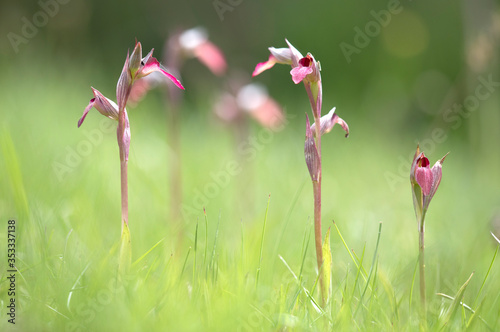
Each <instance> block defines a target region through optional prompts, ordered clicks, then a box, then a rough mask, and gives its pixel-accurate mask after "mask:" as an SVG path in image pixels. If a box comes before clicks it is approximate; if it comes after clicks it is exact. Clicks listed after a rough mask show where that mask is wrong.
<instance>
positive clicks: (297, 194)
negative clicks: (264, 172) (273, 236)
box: [272, 177, 307, 258]
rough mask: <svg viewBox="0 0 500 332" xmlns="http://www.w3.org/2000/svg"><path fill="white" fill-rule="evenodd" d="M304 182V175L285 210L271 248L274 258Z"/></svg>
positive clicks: (305, 178) (305, 180)
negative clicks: (281, 223)
mask: <svg viewBox="0 0 500 332" xmlns="http://www.w3.org/2000/svg"><path fill="white" fill-rule="evenodd" d="M306 182H307V177H304V179H303V180H302V183H301V184H300V185H299V187H298V188H297V190H296V191H295V195H294V196H293V198H292V200H291V202H290V206H289V207H288V211H287V212H286V215H285V219H284V223H283V227H282V228H281V231H280V233H279V235H278V240H277V241H276V244H275V245H274V250H273V256H272V257H275V258H276V257H277V256H278V250H279V246H280V244H281V241H282V240H283V236H284V234H285V231H286V229H287V227H288V223H289V222H290V220H291V216H292V212H293V209H294V208H295V205H296V204H297V201H298V199H299V197H300V194H301V193H302V189H303V188H304V185H305V184H306Z"/></svg>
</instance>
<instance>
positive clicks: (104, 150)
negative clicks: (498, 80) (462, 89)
mask: <svg viewBox="0 0 500 332" xmlns="http://www.w3.org/2000/svg"><path fill="white" fill-rule="evenodd" d="M33 68H37V67H35V65H33V66H32V69H33ZM65 69H66V70H65V71H62V72H60V73H53V72H51V71H50V70H49V68H47V69H44V70H40V71H34V70H33V71H30V70H29V68H22V69H21V71H23V72H25V73H26V74H27V75H28V74H29V76H28V77H29V78H30V79H27V78H26V76H23V75H17V73H15V72H13V70H11V69H5V75H6V77H7V78H9V79H8V80H3V81H0V84H1V86H0V88H2V91H3V93H4V96H5V97H4V98H2V101H1V103H2V106H1V107H2V110H7V111H6V112H3V111H2V113H1V115H0V121H1V123H0V128H1V134H0V143H1V144H0V146H1V154H0V155H1V162H0V174H2V177H1V178H0V184H1V186H0V194H1V195H0V218H1V219H0V221H1V225H2V226H0V227H2V229H1V230H0V244H1V247H2V248H6V230H7V221H8V220H9V219H12V218H15V219H16V221H17V229H16V235H17V249H16V258H17V268H18V270H19V272H18V274H17V279H16V282H17V289H16V290H17V292H16V300H17V303H18V307H17V317H16V322H17V324H16V328H17V330H19V331H120V330H123V331H145V330H162V331H273V330H277V331H285V330H286V331H290V330H292V331H325V330H335V331H349V330H353V331H356V330H361V331H389V330H390V331H415V330H418V329H419V314H418V305H419V303H418V298H417V296H416V294H418V289H417V288H416V287H417V285H418V280H417V281H416V282H415V280H414V279H415V271H416V270H415V267H416V262H417V259H418V240H417V225H416V221H415V216H414V212H413V206H412V198H411V191H410V183H409V174H403V175H404V176H403V177H402V178H401V180H398V181H397V182H396V183H395V184H394V185H393V186H391V185H390V184H389V183H388V182H387V180H386V178H385V176H384V174H385V172H387V171H389V172H392V173H394V174H397V173H398V169H399V168H400V159H399V157H400V156H404V158H406V159H409V158H410V156H411V155H412V153H413V152H414V149H415V147H416V146H415V144H414V140H415V139H416V138H417V137H416V136H414V135H412V133H411V132H412V131H411V130H408V137H404V136H398V137H395V136H394V134H393V133H391V132H389V131H384V130H385V129H384V128H381V127H377V126H374V125H373V122H370V121H369V120H370V119H364V118H361V117H358V116H356V114H355V112H354V111H352V110H349V109H346V107H343V108H341V109H338V112H339V114H341V116H342V117H343V118H344V119H345V120H346V121H347V122H348V123H349V125H350V126H351V130H352V132H351V137H350V138H349V139H344V138H343V134H342V133H341V132H339V131H340V130H336V129H334V130H333V132H332V133H330V134H329V135H327V136H324V139H323V144H322V146H323V155H324V160H323V170H324V179H323V234H326V230H327V229H328V228H329V227H331V234H330V236H331V239H330V241H331V248H332V270H333V273H332V286H333V287H332V297H331V300H330V302H329V303H328V304H327V305H326V306H325V307H324V308H321V307H320V306H319V305H318V303H319V302H320V301H319V294H318V291H319V285H317V280H318V274H317V271H316V266H315V261H316V260H315V257H314V247H313V243H314V241H313V239H312V236H313V234H312V228H313V225H312V219H311V217H312V212H313V201H312V186H311V185H310V183H309V182H308V174H307V168H306V166H305V162H304V160H303V158H304V157H303V143H304V124H303V118H302V117H303V115H302V114H303V111H304V110H307V109H308V108H307V107H308V105H307V100H306V99H305V96H303V97H304V103H302V104H299V105H297V104H294V103H287V101H283V100H280V102H281V103H283V104H284V105H285V106H286V107H287V109H288V111H289V112H290V113H294V114H299V115H296V116H295V118H294V119H292V120H291V123H290V124H289V125H288V126H287V127H286V128H285V129H284V130H283V131H281V132H279V133H275V134H274V135H273V136H272V140H270V141H269V142H267V143H262V147H261V149H260V147H259V151H256V153H255V157H253V156H250V155H247V154H242V153H238V152H237V143H235V142H234V135H233V134H232V132H231V129H230V128H228V127H225V126H222V125H220V124H217V121H215V120H214V119H213V117H212V116H211V115H210V113H209V111H208V110H209V107H210V106H209V100H210V97H209V96H208V95H207V96H206V97H207V98H206V99H203V98H202V97H203V96H202V97H200V100H203V101H196V102H193V101H191V102H190V103H188V105H187V106H186V108H185V109H184V110H183V118H182V123H183V127H182V148H183V150H182V152H183V154H182V163H183V175H182V176H183V184H184V193H183V200H184V202H185V203H186V204H189V205H190V206H191V207H192V208H193V210H195V212H193V213H188V214H187V215H186V218H184V219H183V220H182V221H175V220H170V219H169V215H170V213H169V212H170V207H169V204H168V202H169V190H168V176H167V174H168V169H169V163H170V162H171V161H172V156H171V154H170V153H169V152H168V151H169V149H168V142H166V137H167V135H166V132H165V130H166V129H165V125H164V124H165V121H166V120H165V115H164V113H163V110H162V105H161V98H159V94H157V93H151V94H150V95H149V96H148V97H146V99H145V100H144V101H143V102H142V103H141V104H140V105H139V106H138V107H137V108H136V109H131V110H129V113H130V121H131V131H132V146H131V157H130V161H129V181H130V185H129V192H130V194H129V195H130V196H129V201H130V218H129V219H130V232H131V241H132V265H131V268H130V272H129V273H128V274H125V275H123V276H121V277H120V278H117V277H118V276H117V264H118V253H119V245H120V222H121V221H120V197H119V193H120V191H119V160H118V149H117V146H116V137H115V134H114V132H113V131H111V132H108V133H103V134H102V136H103V138H102V142H100V143H98V144H95V145H93V146H92V148H91V151H90V153H89V154H88V156H84V157H82V158H81V161H80V162H79V163H78V165H76V166H75V167H72V168H71V171H70V172H68V173H66V174H64V177H63V180H62V181H60V180H59V178H58V175H57V174H56V172H55V171H54V169H53V166H54V162H60V163H63V162H64V160H65V158H66V156H67V155H68V151H69V150H68V149H70V150H71V149H76V147H77V146H78V144H81V142H82V141H83V140H87V138H86V137H85V132H91V131H92V130H94V129H95V128H98V127H99V125H100V124H101V121H103V120H106V119H105V118H104V117H102V116H101V115H99V114H98V113H97V112H96V111H95V110H93V111H91V114H89V116H88V118H87V120H86V121H85V123H84V125H83V126H82V128H80V129H77V128H76V123H77V120H78V118H79V117H80V116H81V113H82V111H83V108H84V107H85V106H86V104H87V102H88V99H89V98H90V97H91V90H90V85H91V84H93V82H92V81H85V82H84V81H83V79H80V78H78V79H75V82H74V84H73V85H68V84H66V83H65V80H64V77H66V76H67V77H74V78H75V77H78V75H79V71H77V70H75V69H73V68H72V67H68V68H65ZM15 74H16V75H15ZM86 75H88V74H86ZM101 81H103V80H101ZM41 85H44V89H41V88H40V86H41ZM96 88H98V89H100V91H101V92H103V93H104V94H105V95H107V96H108V97H113V93H114V87H113V86H112V85H110V86H96ZM293 88H295V87H294V86H293V85H292V84H290V89H293ZM26 91H29V98H28V97H26V96H25V95H24V93H25V92H26ZM188 91H189V87H187V91H186V94H187V93H188ZM297 91H298V90H297ZM300 93H302V90H300ZM486 111H488V110H485V112H486ZM475 114H477V113H475ZM109 121H111V120H109ZM388 121H391V120H388ZM260 131H261V129H260V128H259V127H258V126H256V125H253V124H252V125H251V126H250V128H249V132H250V135H258V134H259V132H260ZM398 131H402V132H404V130H402V129H399V130H398ZM397 135H400V133H399V132H398V134H397ZM450 136H451V137H450V139H448V140H447V141H446V142H445V143H443V144H441V145H439V146H437V148H436V149H435V150H434V151H433V152H432V153H430V155H429V159H430V161H431V163H434V162H435V161H436V160H437V159H438V158H441V157H442V156H443V155H444V154H445V153H446V152H448V151H450V152H451V153H450V155H449V156H448V157H447V159H446V161H445V163H444V166H443V180H442V183H441V186H440V188H439V190H438V192H437V193H436V196H435V197H434V199H433V201H432V203H431V204H430V208H429V212H428V214H427V218H426V226H427V227H426V228H427V229H426V241H427V247H426V272H427V297H428V313H427V320H428V326H429V330H432V331H434V330H436V331H437V330H442V331H448V330H449V331H454V330H465V329H467V328H468V329H470V330H474V331H488V330H492V331H494V330H498V326H499V323H500V318H499V310H500V301H499V296H500V295H499V294H500V292H499V291H500V278H499V273H500V266H499V265H498V262H497V261H496V260H495V258H496V254H497V251H498V243H496V242H495V241H494V240H493V238H492V237H491V235H490V233H489V231H490V220H491V218H492V216H493V214H494V213H495V212H496V209H497V208H498V204H499V203H498V190H499V188H500V174H499V172H498V169H499V164H500V163H499V156H498V154H497V153H496V154H495V153H490V152H489V151H490V150H488V147H482V148H481V149H479V150H478V151H476V150H475V149H473V148H472V147H471V146H470V145H468V144H467V143H464V140H463V139H462V138H460V137H459V136H458V135H454V134H453V133H450ZM419 138H420V139H423V138H425V137H419ZM493 148H494V149H493ZM424 151H425V150H424ZM485 151H488V153H486V152H485ZM491 151H497V147H496V146H494V145H492V146H491ZM426 152H427V151H426ZM428 154H429V153H428ZM229 162H237V163H238V165H239V166H240V168H241V172H240V173H239V174H238V175H236V176H232V177H230V178H229V180H228V181H227V184H224V185H223V186H219V190H218V192H217V193H216V194H214V195H212V196H211V197H210V198H208V199H206V201H204V202H202V204H199V205H196V204H193V200H195V198H196V197H197V195H199V192H200V191H203V190H204V188H205V186H206V185H207V184H208V183H211V182H214V181H213V180H212V179H211V176H212V175H211V174H213V173H217V172H220V171H221V170H224V169H226V167H227V165H228V163H229ZM269 194H271V199H270V200H269V201H268V199H269ZM203 208H206V214H204V210H203ZM333 221H335V223H333ZM1 250H4V249H1ZM4 257H5V256H4ZM2 259H3V260H6V258H2ZM5 262H6V261H5ZM0 264H1V266H4V261H2V262H1V263H0ZM473 273H474V274H473ZM472 274H473V275H472ZM471 275H472V277H471V278H469V277H470V276H471ZM6 277H7V274H6V272H5V269H2V271H1V272H0V294H1V295H0V299H1V301H2V302H1V303H0V304H1V307H2V308H3V309H2V315H1V317H2V318H1V320H0V330H2V331H5V330H13V329H12V327H11V326H10V324H8V323H7V319H6V315H5V311H6V309H5V307H6V304H7V302H6V301H8V297H7V296H6V294H7V289H8V286H9V285H8V282H7V280H6ZM417 278H418V277H417ZM438 293H440V294H444V295H438ZM466 305H467V306H468V307H469V308H468V307H466Z"/></svg>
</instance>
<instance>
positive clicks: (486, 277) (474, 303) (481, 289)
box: [472, 245, 500, 308]
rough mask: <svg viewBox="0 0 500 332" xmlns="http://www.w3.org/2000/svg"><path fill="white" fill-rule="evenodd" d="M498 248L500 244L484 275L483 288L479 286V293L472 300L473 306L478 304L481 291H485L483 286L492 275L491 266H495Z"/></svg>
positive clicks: (498, 247)
mask: <svg viewBox="0 0 500 332" xmlns="http://www.w3.org/2000/svg"><path fill="white" fill-rule="evenodd" d="M498 249H500V245H498V246H497V249H496V250H495V254H493V259H492V260H491V263H490V266H489V268H488V272H486V275H485V276H484V280H483V283H482V284H481V288H479V292H478V293H477V295H476V298H475V299H474V301H473V302H472V307H473V308H475V307H476V304H477V301H478V299H479V296H480V295H481V293H482V291H483V288H484V285H485V284H486V280H488V276H489V275H490V272H491V268H492V267H493V263H495V259H496V258H497V254H498Z"/></svg>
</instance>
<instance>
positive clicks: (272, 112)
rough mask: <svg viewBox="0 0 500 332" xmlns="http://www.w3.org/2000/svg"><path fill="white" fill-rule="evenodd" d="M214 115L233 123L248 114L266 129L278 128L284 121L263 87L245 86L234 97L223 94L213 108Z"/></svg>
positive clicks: (277, 106) (258, 85) (275, 104)
mask: <svg viewBox="0 0 500 332" xmlns="http://www.w3.org/2000/svg"><path fill="white" fill-rule="evenodd" d="M214 112H215V114H216V115H217V116H218V117H220V118H221V119H222V120H224V121H226V122H233V121H235V120H237V119H238V118H240V117H241V116H242V115H243V114H248V115H250V116H251V117H252V118H254V119H255V120H256V121H257V122H259V124H260V125H262V126H263V127H266V128H278V127H279V126H281V125H282V124H283V122H284V121H285V117H284V115H283V111H282V110H281V107H280V106H279V105H278V103H277V102H276V101H275V100H274V99H272V98H271V97H270V96H269V94H268V93H267V90H266V88H265V87H264V86H262V85H260V84H255V83H251V84H246V85H244V86H242V87H241V88H239V89H237V92H236V95H235V96H234V95H232V94H231V93H229V92H225V93H223V94H222V95H221V97H220V98H219V100H218V101H217V102H216V104H215V106H214Z"/></svg>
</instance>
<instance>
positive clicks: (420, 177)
mask: <svg viewBox="0 0 500 332" xmlns="http://www.w3.org/2000/svg"><path fill="white" fill-rule="evenodd" d="M423 159H424V160H427V166H424V167H419V166H417V169H416V170H415V180H416V181H417V184H418V185H419V186H420V188H422V192H423V194H424V196H428V195H429V194H430V192H431V188H432V184H433V179H434V175H433V174H432V171H431V169H430V168H429V165H428V162H429V160H428V159H427V158H425V157H423ZM424 164H425V162H424Z"/></svg>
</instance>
